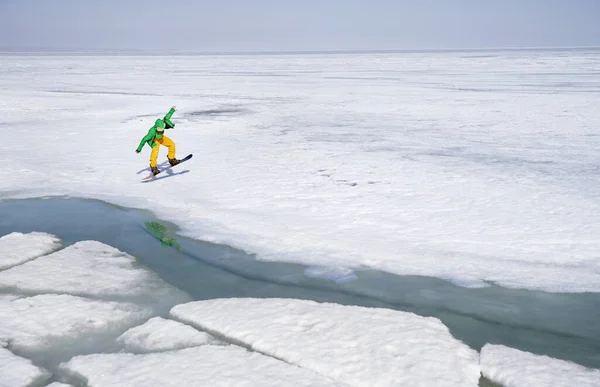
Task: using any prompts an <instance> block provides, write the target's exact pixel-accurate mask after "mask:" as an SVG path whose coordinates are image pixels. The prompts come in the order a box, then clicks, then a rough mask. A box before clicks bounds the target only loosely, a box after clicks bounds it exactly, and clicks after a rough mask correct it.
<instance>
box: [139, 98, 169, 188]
mask: <svg viewBox="0 0 600 387" xmlns="http://www.w3.org/2000/svg"><path fill="white" fill-rule="evenodd" d="M175 110H176V108H175V106H173V107H171V110H169V112H168V113H167V115H165V117H164V118H163V119H162V120H161V119H160V118H159V119H157V120H156V121H155V122H154V125H153V126H152V127H151V128H150V130H148V134H146V136H144V138H142V141H140V145H139V146H138V147H137V149H136V150H135V153H140V152H141V151H142V148H143V147H144V144H148V145H149V146H150V148H151V149H152V151H151V152H150V169H152V174H153V175H154V176H156V175H158V174H159V173H160V171H159V170H158V168H156V159H157V158H158V150H159V148H160V146H161V145H162V146H166V147H167V148H168V149H169V151H168V154H167V158H168V159H169V164H171V165H177V164H179V160H178V159H176V158H175V143H174V142H173V140H171V139H170V138H169V137H167V136H165V135H164V133H165V129H172V128H174V127H175V124H174V123H173V122H171V116H172V115H173V113H175Z"/></svg>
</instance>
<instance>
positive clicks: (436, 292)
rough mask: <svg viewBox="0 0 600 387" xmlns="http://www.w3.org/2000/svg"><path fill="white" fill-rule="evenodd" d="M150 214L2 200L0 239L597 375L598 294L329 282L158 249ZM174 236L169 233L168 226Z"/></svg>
mask: <svg viewBox="0 0 600 387" xmlns="http://www.w3.org/2000/svg"><path fill="white" fill-rule="evenodd" d="M147 221H158V220H157V219H156V218H155V217H154V216H153V215H152V214H151V213H150V212H147V211H140V210H132V209H127V208H122V207H117V206H113V205H110V204H107V203H104V202H101V201H95V200H83V199H75V198H44V199H26V200H7V201H0V236H1V235H5V234H8V233H10V232H14V231H18V232H31V231H42V232H47V233H51V234H54V235H57V236H58V237H60V238H61V239H62V240H63V243H64V244H65V245H69V244H72V243H75V242H77V241H81V240H97V241H100V242H103V243H105V244H107V245H110V246H113V247H115V248H118V249H120V250H122V251H125V252H127V253H129V254H131V255H133V256H135V257H137V258H138V260H139V261H140V262H141V263H143V264H145V265H147V266H148V267H149V268H150V269H152V270H153V271H155V272H157V273H158V274H159V275H160V276H161V277H162V278H163V279H164V280H165V281H167V282H169V283H171V284H172V285H174V286H176V287H178V288H179V289H182V290H184V291H186V292H187V293H188V294H190V295H191V296H192V298H194V299H197V300H205V299H212V298H223V297H257V298H268V297H284V298H298V299H309V300H314V301H320V302H335V303H339V304H345V305H360V306H367V307H384V308H391V309H397V310H402V311H408V312H414V313H416V314H419V315H422V316H434V317H437V318H439V319H440V320H441V321H442V322H443V323H444V324H445V325H446V326H448V328H449V329H450V331H451V332H452V334H453V335H454V336H455V337H456V338H458V339H460V340H462V341H463V342H465V343H466V344H468V345H469V346H471V347H472V348H474V349H477V350H479V349H481V347H482V346H483V345H484V344H486V343H492V344H503V345H506V346H509V347H513V348H517V349H521V350H524V351H528V352H532V353H536V354H544V355H548V356H551V357H555V358H559V359H564V360H570V361H574V362H576V363H579V364H581V365H584V366H588V367H594V368H600V323H599V321H600V294H595V293H583V294H582V293H579V294H560V293H558V294H557V293H545V292H537V291H525V290H511V289H505V288H501V287H498V286H491V287H488V288H481V289H468V288H463V287H459V286H455V285H453V284H451V283H449V282H446V281H443V280H439V279H435V278H428V277H419V276H396V275H392V274H387V273H384V272H379V271H373V270H366V271H359V272H356V273H355V276H356V277H355V279H353V280H350V281H347V282H341V283H338V282H335V281H332V280H328V279H324V278H310V277H308V276H307V275H306V274H305V273H306V272H307V269H310V268H308V267H307V266H304V265H298V264H289V263H268V262H260V261H256V260H255V259H254V257H253V256H252V255H248V254H247V253H244V252H242V251H240V250H236V249H234V248H231V247H229V246H224V245H216V244H212V243H207V242H202V241H197V240H192V239H188V238H183V237H176V239H177V242H178V243H179V244H180V245H181V247H182V249H181V251H178V250H176V249H174V248H170V247H163V246H161V244H160V243H159V242H158V241H157V239H155V238H154V237H153V236H152V235H151V234H150V233H149V232H148V231H147V230H146V228H145V226H144V222H147ZM161 223H163V224H165V225H167V227H168V228H169V230H170V231H171V232H173V233H174V234H175V233H176V232H177V227H176V226H175V225H173V224H169V223H167V222H162V221H161Z"/></svg>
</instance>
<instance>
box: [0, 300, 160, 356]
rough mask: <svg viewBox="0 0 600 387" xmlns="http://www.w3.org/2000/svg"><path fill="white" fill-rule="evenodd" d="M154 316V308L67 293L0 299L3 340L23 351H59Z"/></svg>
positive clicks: (0, 327)
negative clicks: (64, 346)
mask: <svg viewBox="0 0 600 387" xmlns="http://www.w3.org/2000/svg"><path fill="white" fill-rule="evenodd" d="M151 315H152V310H151V309H149V308H144V307H141V306H138V305H134V304H129V303H119V302H106V301H94V300H89V299H85V298H81V297H76V296H71V295H66V294H65V295H56V294H42V295H37V296H33V297H25V298H19V299H16V300H13V301H2V300H0V316H2V319H0V340H5V341H9V342H10V345H11V348H13V349H15V350H18V351H20V352H28V353H31V352H40V351H46V350H50V349H54V350H58V349H60V347H61V346H63V345H66V344H71V343H73V342H76V341H81V340H82V339H88V340H89V339H90V336H92V335H94V334H96V335H98V334H102V335H104V334H105V333H110V332H114V333H116V332H119V331H120V330H124V329H126V328H127V327H129V326H132V325H135V323H136V322H139V321H141V320H143V319H145V318H148V317H150V316H151Z"/></svg>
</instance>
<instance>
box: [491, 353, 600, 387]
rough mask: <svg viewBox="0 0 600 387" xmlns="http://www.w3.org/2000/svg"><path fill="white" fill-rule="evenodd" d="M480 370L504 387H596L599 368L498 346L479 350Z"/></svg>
mask: <svg viewBox="0 0 600 387" xmlns="http://www.w3.org/2000/svg"><path fill="white" fill-rule="evenodd" d="M480 362H481V373H482V374H483V376H485V377H487V378H488V379H490V380H492V381H493V382H495V383H499V384H501V385H502V386H504V387H530V386H536V387H572V386H577V387H598V386H600V370H597V369H589V368H585V367H582V366H580V365H578V364H575V363H572V362H568V361H564V360H558V359H553V358H551V357H548V356H541V355H535V354H532V353H529V352H524V351H519V350H518V349H514V348H508V347H505V346H502V345H491V344H487V345H485V346H484V347H483V348H482V349H481V360H480Z"/></svg>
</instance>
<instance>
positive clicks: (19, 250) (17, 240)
mask: <svg viewBox="0 0 600 387" xmlns="http://www.w3.org/2000/svg"><path fill="white" fill-rule="evenodd" d="M59 247H60V240H59V239H58V238H57V237H55V236H53V235H49V234H46V233H41V232H32V233H28V234H23V233H20V232H13V233H10V234H8V235H4V236H2V237H0V270H4V269H7V268H9V267H12V266H16V265H19V264H21V263H23V262H27V261H29V260H31V259H34V258H37V257H39V256H41V255H44V254H48V253H49V252H51V251H53V250H56V249H58V248H59Z"/></svg>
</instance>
